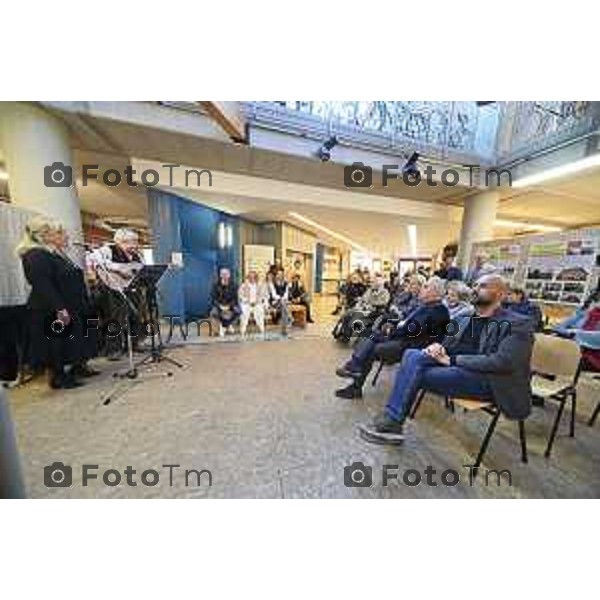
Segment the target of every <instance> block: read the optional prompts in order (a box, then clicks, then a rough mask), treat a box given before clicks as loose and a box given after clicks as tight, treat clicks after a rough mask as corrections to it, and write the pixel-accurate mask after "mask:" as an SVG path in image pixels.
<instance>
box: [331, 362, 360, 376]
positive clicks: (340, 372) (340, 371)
mask: <svg viewBox="0 0 600 600" xmlns="http://www.w3.org/2000/svg"><path fill="white" fill-rule="evenodd" d="M335 374H336V375H337V376H338V377H345V378H347V379H358V378H359V377H361V376H362V373H361V372H360V371H353V370H352V369H349V368H348V366H347V364H346V365H344V366H343V367H338V368H337V369H336V370H335Z"/></svg>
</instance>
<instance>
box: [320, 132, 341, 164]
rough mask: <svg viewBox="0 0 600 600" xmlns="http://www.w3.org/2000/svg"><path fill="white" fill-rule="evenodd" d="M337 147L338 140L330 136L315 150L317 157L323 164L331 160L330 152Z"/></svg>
mask: <svg viewBox="0 0 600 600" xmlns="http://www.w3.org/2000/svg"><path fill="white" fill-rule="evenodd" d="M337 145H338V139H337V137H336V136H335V135H332V136H331V137H330V138H329V139H328V140H326V141H324V142H323V144H322V145H321V147H320V148H319V149H318V150H317V157H318V158H320V159H321V160H322V161H323V162H327V161H328V160H329V159H330V158H331V151H332V150H333V149H334V148H335V147H336V146H337Z"/></svg>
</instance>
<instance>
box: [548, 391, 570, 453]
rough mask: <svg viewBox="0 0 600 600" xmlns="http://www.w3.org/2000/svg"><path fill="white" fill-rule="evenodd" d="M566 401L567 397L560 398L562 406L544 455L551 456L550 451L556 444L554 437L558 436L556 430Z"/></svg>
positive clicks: (559, 408) (557, 414)
mask: <svg viewBox="0 0 600 600" xmlns="http://www.w3.org/2000/svg"><path fill="white" fill-rule="evenodd" d="M566 403H567V399H566V398H564V399H561V400H560V406H559V407H558V412H557V413H556V419H554V425H553V426H552V432H551V433H550V438H549V439H548V445H547V446H546V451H545V452H544V456H545V457H546V458H548V457H549V456H550V453H551V452H552V446H553V445H554V438H555V437H556V432H557V431H558V425H559V424H560V419H561V417H562V414H563V411H564V409H565V404H566Z"/></svg>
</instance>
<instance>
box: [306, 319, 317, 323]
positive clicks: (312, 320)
mask: <svg viewBox="0 0 600 600" xmlns="http://www.w3.org/2000/svg"><path fill="white" fill-rule="evenodd" d="M306 322H307V323H314V322H315V320H314V319H306Z"/></svg>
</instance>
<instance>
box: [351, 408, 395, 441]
mask: <svg viewBox="0 0 600 600" xmlns="http://www.w3.org/2000/svg"><path fill="white" fill-rule="evenodd" d="M358 429H359V432H360V436H361V437H362V438H363V439H364V440H365V441H367V442H370V443H372V444H396V445H398V444H402V442H404V437H405V436H404V431H403V429H404V424H403V422H402V421H396V420H394V419H390V417H388V416H387V415H383V416H380V417H377V418H375V419H374V420H373V422H372V423H366V424H363V425H359V427H358Z"/></svg>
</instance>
